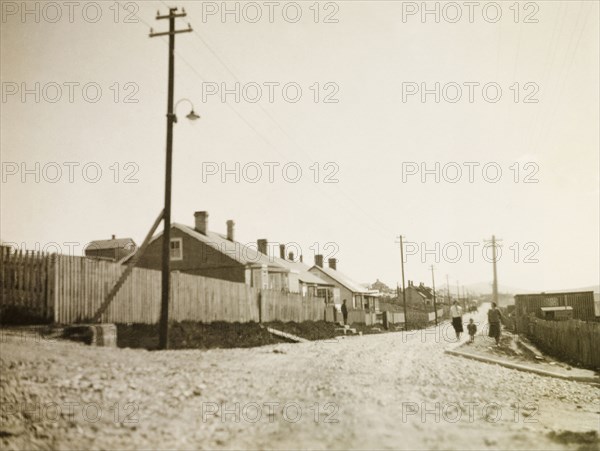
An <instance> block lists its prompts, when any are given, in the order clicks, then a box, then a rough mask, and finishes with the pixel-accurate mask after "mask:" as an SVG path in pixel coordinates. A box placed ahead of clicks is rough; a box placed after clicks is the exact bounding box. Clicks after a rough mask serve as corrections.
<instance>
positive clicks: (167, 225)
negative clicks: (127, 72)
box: [150, 8, 192, 349]
mask: <svg viewBox="0 0 600 451" xmlns="http://www.w3.org/2000/svg"><path fill="white" fill-rule="evenodd" d="M186 15H187V14H186V13H185V9H182V10H181V12H180V13H178V12H177V8H169V14H167V15H164V16H161V15H160V13H158V12H157V13H156V20H162V19H169V31H165V32H161V33H154V32H153V31H152V30H150V37H151V38H154V37H157V36H169V86H168V99H167V158H166V165H165V209H164V217H163V226H164V232H163V236H162V283H161V302H160V323H159V328H158V334H159V336H158V348H159V349H167V348H168V347H169V291H170V290H169V277H170V270H171V268H170V246H171V168H172V165H173V124H174V123H175V122H176V121H177V118H176V117H175V113H174V111H173V94H174V90H175V86H174V84H175V35H176V34H177V33H188V32H190V31H192V27H191V26H189V25H188V29H187V30H175V19H176V18H178V17H185V16H186Z"/></svg>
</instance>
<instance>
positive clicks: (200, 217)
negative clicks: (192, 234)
mask: <svg viewBox="0 0 600 451" xmlns="http://www.w3.org/2000/svg"><path fill="white" fill-rule="evenodd" d="M194 219H195V220H196V222H195V225H194V228H195V229H196V232H200V233H201V234H202V235H206V233H207V232H208V212H206V211H197V212H196V213H194Z"/></svg>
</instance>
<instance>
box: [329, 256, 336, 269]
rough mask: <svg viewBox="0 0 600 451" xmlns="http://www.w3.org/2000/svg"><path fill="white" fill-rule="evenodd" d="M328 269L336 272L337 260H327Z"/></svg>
mask: <svg viewBox="0 0 600 451" xmlns="http://www.w3.org/2000/svg"><path fill="white" fill-rule="evenodd" d="M329 267H330V268H331V269H334V270H337V258H330V259H329Z"/></svg>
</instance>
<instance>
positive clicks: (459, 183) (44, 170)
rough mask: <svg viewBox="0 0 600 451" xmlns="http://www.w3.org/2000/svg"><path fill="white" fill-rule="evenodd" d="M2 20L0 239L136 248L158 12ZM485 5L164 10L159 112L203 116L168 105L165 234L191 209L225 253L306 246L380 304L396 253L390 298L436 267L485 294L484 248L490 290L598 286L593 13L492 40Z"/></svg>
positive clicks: (555, 13) (155, 86)
mask: <svg viewBox="0 0 600 451" xmlns="http://www.w3.org/2000/svg"><path fill="white" fill-rule="evenodd" d="M1 3H2V14H3V16H2V23H1V27H2V30H1V51H2V55H1V63H2V64H1V78H2V95H3V98H2V104H1V107H2V115H1V152H2V165H3V166H2V177H3V180H2V194H1V201H2V220H1V228H2V230H1V235H0V238H1V239H2V240H3V241H5V242H11V243H19V245H21V243H24V247H26V248H28V249H33V248H34V247H35V246H40V247H42V248H44V247H46V248H47V249H50V247H49V243H58V244H59V245H60V246H61V249H62V251H63V252H64V253H67V252H68V247H67V246H68V245H67V244H65V243H69V242H76V243H80V244H79V245H78V248H76V253H77V254H81V253H82V248H83V246H84V245H85V243H88V242H89V241H91V240H94V239H106V238H110V236H111V234H116V235H117V236H118V237H132V238H134V239H135V241H136V242H137V243H141V242H142V240H143V238H144V235H145V234H146V232H147V230H148V229H149V228H150V226H151V224H152V222H153V221H154V219H155V217H156V216H157V215H158V213H159V212H160V210H161V209H162V205H163V196H164V158H165V137H166V119H165V113H166V104H167V57H168V53H167V50H168V48H167V41H166V39H164V38H152V39H150V38H149V37H148V32H149V25H150V26H152V27H153V28H154V29H155V31H165V30H166V29H167V28H168V21H165V20H158V21H157V20H155V15H156V11H157V9H160V10H161V12H163V13H165V12H166V7H165V4H163V3H162V2H129V3H123V4H122V5H121V8H115V6H114V3H113V2H100V3H98V4H92V3H91V2H78V4H76V5H74V6H71V7H70V6H69V4H68V2H67V3H64V2H56V3H54V4H53V5H52V6H48V4H47V3H44V2H28V3H27V7H28V8H30V10H31V11H33V12H31V13H29V14H26V15H24V16H23V11H22V5H23V4H22V3H21V2H8V1H3V2H1ZM489 3H490V2H480V6H477V7H476V8H475V9H474V10H473V11H469V8H468V6H467V5H465V4H464V3H462V2H458V3H455V4H453V5H451V6H448V4H446V3H443V2H442V3H438V4H437V5H438V7H439V11H440V16H439V23H438V22H436V18H435V16H434V14H429V15H426V16H425V17H424V18H423V17H422V16H421V14H420V13H421V11H415V9H414V8H413V7H416V8H420V5H421V2H416V3H412V2H392V1H381V2H379V1H371V2H362V1H340V2H329V3H327V2H321V3H320V4H316V6H315V3H314V2H299V3H298V4H290V2H278V3H277V4H276V5H274V6H271V8H272V9H271V10H270V9H269V8H270V7H269V5H268V3H267V4H265V3H263V2H257V3H254V4H252V5H248V4H246V3H237V5H238V6H237V8H239V16H238V18H237V19H238V20H237V21H236V15H235V13H232V14H228V15H225V17H223V16H222V15H221V13H222V11H221V9H222V3H221V2H216V3H214V2H194V3H193V4H190V3H184V2H178V3H171V2H168V5H170V6H182V5H184V6H185V8H186V11H187V13H188V15H187V17H186V18H185V19H184V20H181V19H179V20H178V21H177V28H178V29H184V28H186V27H187V22H190V23H191V25H192V27H193V28H194V32H193V33H183V34H178V35H177V37H176V52H177V56H176V63H175V66H176V67H175V72H176V77H175V81H176V87H175V99H176V100H178V99H182V98H187V99H190V100H191V101H192V102H193V104H194V107H195V111H196V112H197V113H198V114H200V115H201V116H202V118H201V120H199V121H195V122H189V121H188V120H187V119H185V115H186V114H187V113H188V112H189V109H190V108H189V104H188V103H186V102H181V103H180V104H179V105H178V108H177V114H178V117H179V121H178V123H177V124H176V126H175V133H174V135H175V139H174V167H173V212H172V219H173V221H174V222H179V223H184V224H189V225H192V224H193V221H194V219H193V213H194V211H198V210H206V211H208V212H209V215H210V218H209V228H210V229H212V230H214V231H217V232H225V230H226V227H225V221H226V220H228V219H234V220H235V221H236V238H237V239H238V240H239V241H241V242H244V243H248V242H255V241H256V239H257V238H267V239H269V241H272V242H296V243H298V244H299V246H300V248H301V249H302V253H303V255H304V261H305V262H312V261H313V254H314V250H315V248H316V247H318V248H319V251H320V252H321V253H324V254H325V257H326V258H327V257H336V258H337V259H338V261H339V263H338V269H340V270H341V271H342V272H345V273H346V274H348V275H349V276H351V277H352V278H354V279H356V280H357V281H359V282H373V281H374V280H375V279H376V278H379V279H381V280H383V281H384V282H386V283H388V284H390V285H395V284H396V282H397V281H399V280H400V255H399V254H400V251H399V245H398V244H397V236H398V235H399V234H402V235H404V236H405V241H406V242H407V246H406V251H407V254H408V255H407V258H406V278H407V279H410V280H414V281H415V282H419V281H423V282H426V283H428V284H429V283H430V280H431V275H430V270H429V266H430V265H431V264H434V265H435V267H436V278H437V280H438V284H442V283H443V282H445V275H446V274H448V275H449V279H450V283H451V284H452V285H453V286H455V284H456V281H457V280H458V281H460V283H461V284H464V285H467V284H471V283H479V282H491V277H492V268H491V264H490V263H489V262H488V261H489V258H488V259H486V258H485V256H484V255H483V252H482V250H483V245H484V244H485V243H484V240H486V239H490V238H491V236H492V234H495V235H496V237H499V238H501V239H502V244H503V248H502V254H501V257H500V261H499V264H498V275H499V281H500V284H501V285H507V286H511V287H518V288H521V289H530V290H540V291H541V290H553V289H567V288H577V287H582V286H587V285H592V284H597V283H598V274H599V265H598V262H599V259H600V256H599V238H598V237H599V233H598V232H599V197H600V194H599V184H600V183H599V145H600V144H599V125H598V124H599V123H600V118H599V91H598V80H599V60H598V58H599V56H598V55H599V54H600V51H599V50H600V49H599V48H598V47H599V44H598V43H599V41H600V39H599V21H598V15H599V10H598V3H597V2H595V1H582V2H580V1H569V2H562V1H551V2H535V3H533V2H529V3H528V4H527V5H526V3H527V2H522V3H520V5H519V8H517V9H515V8H514V7H512V9H511V5H512V4H513V2H512V1H511V2H500V12H501V13H502V16H501V17H500V18H499V19H497V20H496V15H497V13H498V10H497V9H496V8H495V6H494V5H492V6H489ZM56 5H58V7H59V8H60V11H59V10H58V9H57V8H56ZM97 5H100V7H99V8H98V7H97ZM454 5H457V6H458V8H457V7H456V6H454ZM484 6H485V7H486V8H485V10H484ZM228 7H229V8H231V10H232V11H235V8H236V2H228ZM428 7H429V8H431V9H432V10H434V9H435V8H436V3H435V2H430V3H428ZM36 8H37V9H36ZM69 8H72V9H71V10H70V9H69ZM127 10H129V11H131V12H134V13H136V14H137V15H136V16H132V17H133V19H131V20H128V17H127V16H128V14H129V13H128V11H127ZM59 12H60V16H58V13H59ZM299 12H301V13H302V16H301V17H300V18H299V19H298V20H297V21H296V22H295V23H294V21H295V20H296V19H295V18H296V16H297V14H298V13H299ZM403 12H404V16H403ZM470 12H471V17H469V13H470ZM117 13H118V14H117ZM258 13H260V14H261V17H260V18H258V16H257V14H258ZM317 13H318V16H317ZM412 13H414V14H412ZM458 13H461V14H462V15H461V17H460V18H458V19H457V17H458V16H457V14H458ZM517 13H518V17H517ZM270 14H271V17H269V15H270ZM138 19H139V20H138ZM515 19H516V20H515ZM129 21H131V22H132V23H128V22H129ZM452 21H454V23H452ZM236 82H238V83H239V87H240V88H239V99H236V98H235V97H236V96H235V88H236ZM36 83H38V85H37V86H38V87H37V88H36ZM436 83H439V89H438V93H439V99H438V100H439V102H436V98H435V97H436V93H435V90H436ZM465 83H466V84H465ZM515 83H517V84H515ZM57 86H58V87H59V88H60V91H59V90H57ZM284 86H285V89H284ZM484 86H485V89H484V88H483V87H484ZM84 87H85V89H84ZM257 87H258V88H260V91H259V90H258V89H257ZM269 87H271V89H272V91H271V92H270V91H269V89H270V88H269ZM222 88H226V89H229V90H230V91H231V92H230V94H228V95H227V96H226V98H225V99H222V97H221V94H222V92H221V91H222ZM423 88H425V89H428V90H429V91H428V92H429V94H427V95H426V96H425V98H424V99H423V98H422V97H421V90H422V89H423ZM457 88H458V89H460V90H461V91H460V92H459V90H458V89H457ZM498 88H499V89H500V90H501V91H500V92H499V91H498ZM24 89H28V90H29V91H31V92H30V93H29V94H24V93H23V90H24ZM70 89H71V92H70ZM298 89H300V90H301V94H300V95H298V94H299V93H300V91H298ZM470 89H471V90H472V91H471V92H470ZM99 90H101V92H100V91H99ZM214 90H218V91H219V92H217V93H214ZM415 90H418V92H415ZM211 93H212V94H211ZM270 93H271V94H272V97H273V98H272V100H273V101H272V102H271V101H270V99H269V94H270ZM470 93H471V94H472V100H473V101H472V102H471V101H470V99H469V94H470ZM498 93H499V94H500V95H499V96H498ZM70 94H71V95H72V98H71V99H70V98H69V97H70ZM36 96H38V98H36ZM459 96H460V97H459ZM71 100H72V101H71ZM223 100H226V101H225V102H224V101H223ZM423 100H424V101H423ZM254 101H256V102H254ZM253 102H254V103H253ZM236 163H239V172H238V174H237V175H238V176H239V181H236V180H235V178H236V174H235V172H236ZM36 164H39V166H36ZM223 164H224V165H225V167H226V168H227V169H229V170H231V172H230V173H228V174H226V175H225V181H224V182H223V180H222V175H223V174H222V172H221V171H222V169H223ZM436 164H437V165H438V166H436ZM285 165H287V166H285ZM57 167H58V168H61V169H62V173H58V172H57ZM257 167H260V168H262V174H259V173H257V171H256V168H257ZM269 167H270V168H272V170H273V172H272V174H270V173H269ZM284 167H285V168H286V169H285V170H283V168H284ZM436 167H439V171H438V173H437V174H436V173H435V172H436V170H435V168H436ZM36 168H37V169H36ZM69 168H71V170H72V173H71V174H69ZM298 168H300V169H301V171H302V173H301V175H300V174H298V173H297V170H298ZM457 168H460V169H461V170H462V174H458V173H457V171H456V169H457ZM469 168H471V169H472V173H471V174H470V173H469ZM484 168H485V169H484ZM23 169H27V170H29V171H30V172H29V173H24V172H23ZM98 169H100V170H101V171H102V172H101V174H100V173H98V172H97V171H98ZM423 169H428V170H431V172H430V173H428V174H425V180H424V181H423V180H422V175H423V173H422V170H423ZM498 169H500V170H501V171H502V172H501V174H500V173H498V172H497V171H498ZM215 172H216V173H215ZM436 176H438V177H439V179H438V180H436ZM270 177H272V178H273V180H272V182H271V181H270ZM470 177H472V180H470ZM36 178H38V180H36ZM70 178H71V180H70ZM294 179H297V180H296V181H295V182H294ZM326 180H327V181H329V182H334V183H325V181H326ZM127 182H131V183H127ZM453 182H454V183H453ZM528 182H529V183H528ZM38 243H39V244H38ZM315 243H316V244H315ZM328 243H334V244H333V245H331V244H329V245H328ZM469 243H471V244H469ZM470 249H471V250H472V255H469V253H470ZM425 251H428V252H429V253H426V252H425ZM457 251H458V252H460V253H461V254H460V255H459V254H457ZM488 255H489V256H490V257H491V253H489V254H488ZM436 260H437V261H436Z"/></svg>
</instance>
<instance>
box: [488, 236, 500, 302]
mask: <svg viewBox="0 0 600 451" xmlns="http://www.w3.org/2000/svg"><path fill="white" fill-rule="evenodd" d="M497 241H502V240H496V236H495V235H492V241H491V243H492V266H493V271H494V280H493V282H492V302H494V303H495V304H496V305H498V272H497V270H496V261H497V259H498V257H497V253H496V243H497ZM487 243H490V241H487Z"/></svg>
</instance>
